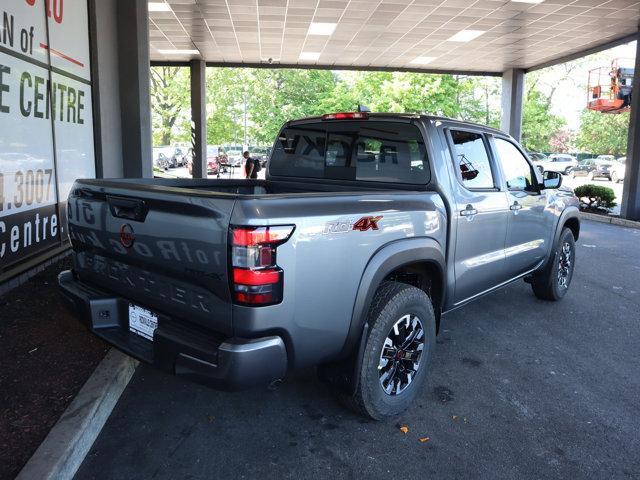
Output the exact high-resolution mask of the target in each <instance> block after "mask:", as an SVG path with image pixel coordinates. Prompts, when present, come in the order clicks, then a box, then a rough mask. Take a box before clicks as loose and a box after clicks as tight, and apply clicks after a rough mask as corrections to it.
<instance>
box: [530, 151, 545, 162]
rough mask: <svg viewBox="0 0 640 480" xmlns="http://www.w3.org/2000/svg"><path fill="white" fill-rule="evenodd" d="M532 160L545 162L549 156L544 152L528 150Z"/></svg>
mask: <svg viewBox="0 0 640 480" xmlns="http://www.w3.org/2000/svg"><path fill="white" fill-rule="evenodd" d="M527 153H528V154H529V158H530V159H531V161H532V162H543V161H545V160H548V157H547V156H546V155H545V154H544V153H540V152H527Z"/></svg>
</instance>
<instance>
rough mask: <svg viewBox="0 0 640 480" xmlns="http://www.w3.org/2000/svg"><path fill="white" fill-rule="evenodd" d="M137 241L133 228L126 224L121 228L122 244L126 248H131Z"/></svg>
mask: <svg viewBox="0 0 640 480" xmlns="http://www.w3.org/2000/svg"><path fill="white" fill-rule="evenodd" d="M135 240H136V235H135V233H133V227H132V226H131V225H129V224H128V223H125V224H124V225H122V226H121V227H120V243H121V244H122V246H123V247H125V248H131V246H132V245H133V242H135Z"/></svg>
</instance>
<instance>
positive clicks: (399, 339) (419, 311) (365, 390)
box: [345, 282, 436, 420]
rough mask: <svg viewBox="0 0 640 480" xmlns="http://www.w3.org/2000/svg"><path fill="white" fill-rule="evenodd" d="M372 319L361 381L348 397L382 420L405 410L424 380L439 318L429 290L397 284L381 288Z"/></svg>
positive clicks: (361, 410)
mask: <svg viewBox="0 0 640 480" xmlns="http://www.w3.org/2000/svg"><path fill="white" fill-rule="evenodd" d="M367 321H368V323H369V325H370V327H371V328H370V332H369V336H368V338H367V343H366V346H365V351H364V357H363V359H362V365H361V367H360V372H359V373H358V378H357V380H356V381H357V383H358V385H357V387H356V389H355V394H354V395H353V396H350V397H347V398H345V400H347V404H348V405H349V406H350V407H352V408H353V409H354V410H356V411H357V412H358V413H361V414H363V415H365V416H368V417H371V418H373V419H376V420H381V419H383V418H385V417H390V416H394V415H398V414H399V413H401V412H403V411H404V410H406V409H407V408H408V407H409V405H411V403H412V402H413V400H414V398H415V397H416V395H417V394H418V392H419V391H420V388H421V387H422V385H423V384H424V381H425V379H426V376H427V370H428V367H429V363H430V359H431V354H432V351H433V349H434V347H435V343H436V342H435V340H436V339H435V337H436V322H435V315H434V312H433V306H432V304H431V300H430V299H429V297H428V296H427V294H426V293H425V292H423V291H422V290H420V289H418V288H416V287H412V286H411V285H407V284H404V283H398V282H385V283H383V284H382V285H381V286H380V288H379V289H378V291H377V292H376V294H375V297H374V300H373V304H372V305H371V308H370V309H369V314H368V317H367Z"/></svg>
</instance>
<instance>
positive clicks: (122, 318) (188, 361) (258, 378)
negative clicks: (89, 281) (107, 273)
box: [58, 270, 287, 390]
mask: <svg viewBox="0 0 640 480" xmlns="http://www.w3.org/2000/svg"><path fill="white" fill-rule="evenodd" d="M58 283H59V284H60V288H61V289H62V293H63V294H64V297H65V298H66V299H67V300H68V302H69V303H70V304H71V306H72V308H73V309H74V310H75V311H76V312H77V313H79V314H80V316H81V319H82V321H83V322H84V323H86V325H87V326H88V327H89V329H90V330H91V331H92V332H93V333H95V334H96V335H98V336H99V337H101V338H102V339H104V340H106V341H107V342H108V343H110V344H112V345H113V346H114V347H116V348H118V349H119V350H122V351H123V352H125V353H127V354H129V355H131V356H133V357H136V358H138V359H140V360H142V361H144V362H147V363H150V364H153V365H155V366H156V367H158V368H160V369H162V370H164V371H167V372H170V373H174V374H176V375H180V376H184V377H187V378H189V379H191V380H193V381H196V382H199V383H205V384H208V385H211V386H214V387H216V388H221V389H229V390H235V389H242V388H247V387H251V386H254V385H261V384H262V385H266V384H268V383H270V382H272V381H274V380H277V379H280V378H282V377H284V375H285V374H286V371H287V351H286V348H285V345H284V342H283V340H282V338H280V337H278V336H270V337H263V338H256V339H240V338H226V339H225V338H222V337H220V336H218V335H216V334H212V333H210V332H206V331H204V330H203V329H201V328H198V327H196V326H193V325H187V324H185V322H179V321H177V320H175V319H171V318H169V317H166V316H164V315H161V314H159V315H158V327H157V328H156V330H155V332H154V335H153V341H150V340H147V339H145V338H143V337H140V336H139V335H136V334H135V333H132V332H130V331H129V315H128V311H129V301H128V300H126V299H124V298H121V297H117V296H113V295H109V294H106V293H105V292H101V291H99V290H97V289H96V288H94V287H93V286H89V285H86V284H84V283H82V282H80V281H79V280H77V279H76V278H75V276H74V275H73V272H71V271H69V270H67V271H64V272H61V273H60V274H59V275H58Z"/></svg>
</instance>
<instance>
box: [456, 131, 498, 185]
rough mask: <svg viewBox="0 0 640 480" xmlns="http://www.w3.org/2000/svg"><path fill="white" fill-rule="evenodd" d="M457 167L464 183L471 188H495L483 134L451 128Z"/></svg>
mask: <svg viewBox="0 0 640 480" xmlns="http://www.w3.org/2000/svg"><path fill="white" fill-rule="evenodd" d="M451 139H452V140H453V148H454V157H455V162H456V167H457V168H458V169H459V172H460V178H461V179H462V184H463V185H464V186H465V187H466V188H469V189H474V188H494V187H495V183H494V180H493V174H492V172H491V162H490V161H489V154H488V153H487V147H486V145H485V142H484V138H483V136H482V135H481V134H479V133H475V132H466V131H463V130H451Z"/></svg>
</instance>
